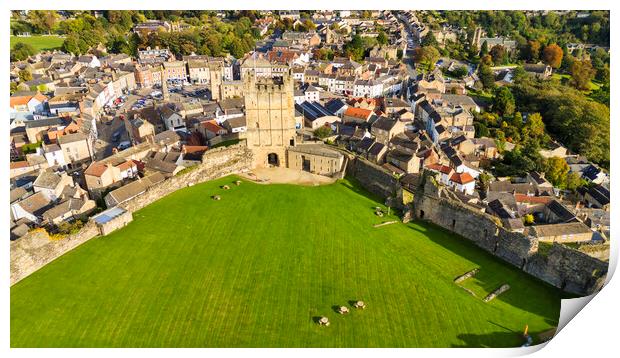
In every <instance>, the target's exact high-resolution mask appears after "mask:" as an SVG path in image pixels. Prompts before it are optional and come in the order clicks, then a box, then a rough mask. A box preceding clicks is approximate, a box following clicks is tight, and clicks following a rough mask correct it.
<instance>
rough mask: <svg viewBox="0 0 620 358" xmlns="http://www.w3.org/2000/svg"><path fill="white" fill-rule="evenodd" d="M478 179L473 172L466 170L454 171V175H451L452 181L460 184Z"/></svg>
mask: <svg viewBox="0 0 620 358" xmlns="http://www.w3.org/2000/svg"><path fill="white" fill-rule="evenodd" d="M475 180H476V179H474V178H473V177H472V176H471V174H469V173H467V172H465V173H454V174H452V176H451V177H450V181H451V182H454V183H458V184H469V183H471V182H473V181H475Z"/></svg>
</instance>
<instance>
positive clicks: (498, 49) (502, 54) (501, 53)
mask: <svg viewBox="0 0 620 358" xmlns="http://www.w3.org/2000/svg"><path fill="white" fill-rule="evenodd" d="M489 54H490V55H491V58H492V59H493V63H494V64H495V65H504V64H506V63H508V52H506V48H505V47H504V46H502V45H495V46H493V48H492V49H491V52H489Z"/></svg>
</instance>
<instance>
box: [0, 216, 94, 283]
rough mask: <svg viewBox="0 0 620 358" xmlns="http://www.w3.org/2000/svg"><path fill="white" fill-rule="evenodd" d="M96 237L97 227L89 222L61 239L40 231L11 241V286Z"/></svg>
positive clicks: (34, 231)
mask: <svg viewBox="0 0 620 358" xmlns="http://www.w3.org/2000/svg"><path fill="white" fill-rule="evenodd" d="M97 235H99V229H98V228H97V225H96V224H95V223H94V222H93V221H89V222H87V223H86V225H84V227H82V229H81V230H80V231H78V232H77V233H75V234H73V235H68V236H67V237H65V238H62V239H57V240H53V239H50V237H49V236H48V235H47V232H45V230H42V229H41V230H33V231H31V232H29V233H28V234H26V235H25V236H23V237H21V238H20V239H18V240H16V241H11V285H13V284H15V283H16V282H19V281H20V280H21V279H23V278H24V277H26V276H28V275H30V274H31V273H33V272H35V271H36V270H38V269H40V268H41V267H43V266H45V265H47V264H48V263H50V262H52V261H53V260H55V259H56V258H58V257H60V256H61V255H63V254H65V253H66V252H68V251H70V250H72V249H74V248H76V247H77V246H79V245H81V244H83V243H84V242H86V241H88V240H90V239H92V238H93V237H95V236H97Z"/></svg>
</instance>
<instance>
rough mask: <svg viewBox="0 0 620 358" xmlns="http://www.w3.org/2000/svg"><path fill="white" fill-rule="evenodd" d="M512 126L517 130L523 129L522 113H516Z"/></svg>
mask: <svg viewBox="0 0 620 358" xmlns="http://www.w3.org/2000/svg"><path fill="white" fill-rule="evenodd" d="M511 94H512V92H511ZM510 125H511V126H513V127H515V128H521V126H522V125H523V116H522V115H521V112H515V114H514V116H512V121H510Z"/></svg>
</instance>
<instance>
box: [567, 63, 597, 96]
mask: <svg viewBox="0 0 620 358" xmlns="http://www.w3.org/2000/svg"><path fill="white" fill-rule="evenodd" d="M570 72H571V76H572V78H571V80H570V83H571V85H573V87H575V88H576V89H578V90H589V89H590V81H592V79H593V78H594V75H595V74H596V70H594V69H593V68H592V63H591V62H590V61H589V60H581V61H579V60H577V61H574V62H573V65H572V66H571V68H570Z"/></svg>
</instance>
